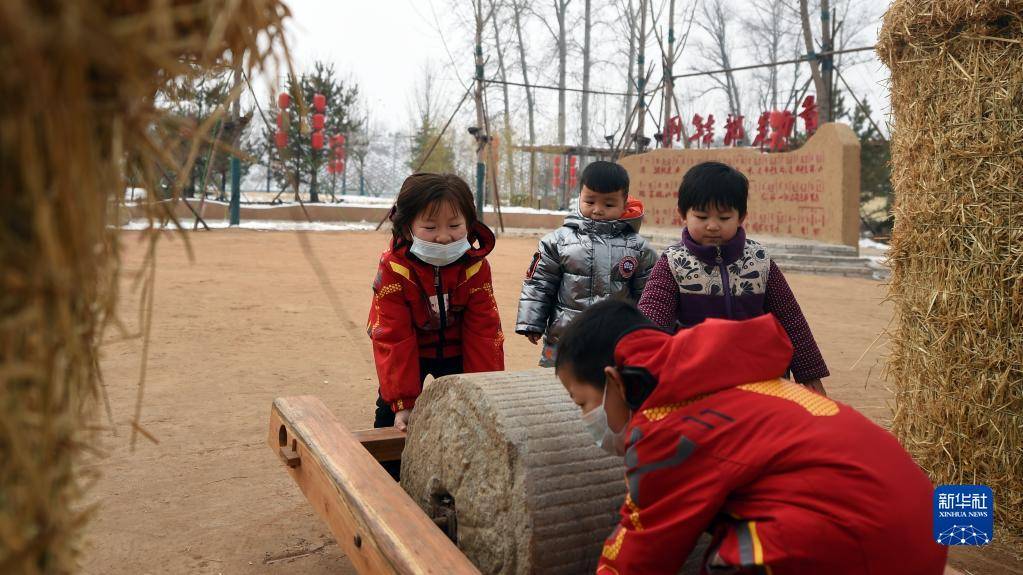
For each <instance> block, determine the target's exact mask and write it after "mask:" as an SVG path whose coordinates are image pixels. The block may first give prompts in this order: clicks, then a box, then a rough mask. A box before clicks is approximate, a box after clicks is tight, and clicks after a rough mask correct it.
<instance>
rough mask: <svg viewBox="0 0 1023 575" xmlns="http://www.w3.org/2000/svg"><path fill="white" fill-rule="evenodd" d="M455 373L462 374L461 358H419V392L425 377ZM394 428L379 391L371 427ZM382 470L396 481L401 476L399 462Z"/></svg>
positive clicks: (387, 407)
mask: <svg viewBox="0 0 1023 575" xmlns="http://www.w3.org/2000/svg"><path fill="white" fill-rule="evenodd" d="M456 373H462V357H461V356H458V357H449V358H441V359H430V358H425V357H421V358H419V390H420V391H422V389H423V382H424V381H426V376H428V375H432V376H433V377H434V378H435V379H436V378H438V377H443V376H445V375H454V374H456ZM392 426H394V412H393V411H391V404H390V403H388V402H386V401H384V398H383V397H381V396H380V390H379V389H378V390H377V408H376V417H375V418H374V421H373V427H392ZM381 465H383V467H384V469H386V470H387V472H388V473H390V474H391V477H393V478H394V480H395V481H397V480H398V479H399V478H400V474H401V462H400V461H385V462H383V463H381Z"/></svg>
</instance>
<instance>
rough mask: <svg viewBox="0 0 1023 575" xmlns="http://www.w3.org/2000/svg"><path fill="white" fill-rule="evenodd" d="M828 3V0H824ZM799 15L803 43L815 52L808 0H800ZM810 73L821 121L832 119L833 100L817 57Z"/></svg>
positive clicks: (808, 52)
mask: <svg viewBox="0 0 1023 575" xmlns="http://www.w3.org/2000/svg"><path fill="white" fill-rule="evenodd" d="M824 3H825V4H826V3H827V0H824ZM799 16H800V19H801V20H802V23H803V44H804V46H805V47H806V53H807V54H815V53H816V52H817V51H816V50H814V47H813V32H811V31H810V9H809V8H808V7H807V0H799ZM810 75H811V76H812V77H813V85H814V88H815V89H816V91H817V107H818V109H819V110H820V118H821V123H822V124H823V123H824V122H830V121H831V115H830V111H831V102H830V101H829V98H828V88H827V84H825V83H824V78H823V76H821V65H820V62H819V61H818V60H817V59H816V58H811V59H810Z"/></svg>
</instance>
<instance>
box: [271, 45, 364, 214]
mask: <svg viewBox="0 0 1023 575" xmlns="http://www.w3.org/2000/svg"><path fill="white" fill-rule="evenodd" d="M284 90H285V91H286V92H287V93H288V94H290V95H291V105H290V106H288V108H287V112H286V113H287V115H288V144H287V146H286V147H285V148H284V149H283V150H280V149H276V147H275V143H274V133H275V131H276V126H277V116H278V115H279V114H280V113H281V110H279V109H278V108H277V107H276V105H274V106H271V109H270V113H269V118H268V119H269V121H270V122H271V126H272V128H267V130H266V131H265V132H264V136H265V138H264V141H265V146H266V147H265V149H264V151H263V153H264V157H265V154H270V156H271V158H275V159H277V160H278V162H275V163H274V165H275V166H276V169H275V170H274V179H275V180H276V181H277V184H278V185H279V186H281V187H282V188H288V187H290V188H292V189H293V190H294V192H295V197H296V199H297V198H298V197H299V193H300V191H301V190H302V189H303V188H305V189H308V190H309V201H311V202H318V201H319V189H318V184H319V182H320V180H321V177H322V176H323V175H325V173H326V165H327V161H328V157H327V156H328V154H329V153H330V149H329V145H328V142H329V140H330V138H331V137H332V136H336V135H345V136H346V137H350V135H351V134H354V133H355V132H357V131H358V130H359V129H360V128H361V127H362V120H361V119H358V118H357V117H356V114H357V108H358V99H359V87H358V86H357V85H356V84H354V83H353V82H350V81H345V80H341V79H339V78H337V74H336V72H335V71H334V66H333V65H332V64H325V63H323V62H316V63H315V64H314V65H313V71H312V72H311V73H305V74H302V75H301V76H300V77H299V78H298V79H297V81H296V79H295V78H294V77H289V78H288V80H287V82H286V83H285V87H284ZM300 90H301V94H302V102H303V103H304V111H305V114H304V116H303V117H302V122H301V123H300V121H299V120H300V117H299V112H300V108H301V107H302V106H301V105H300V103H299V98H298V94H299V91H300ZM316 94H323V95H324V96H326V98H327V108H326V111H325V112H324V114H325V119H324V129H323V133H324V144H323V147H322V148H321V149H319V150H315V149H313V146H312V140H311V138H312V132H313V130H312V123H313V114H316V113H317V112H316V110H315V108H314V107H313V96H314V95H316ZM303 125H304V127H305V133H302V126H303Z"/></svg>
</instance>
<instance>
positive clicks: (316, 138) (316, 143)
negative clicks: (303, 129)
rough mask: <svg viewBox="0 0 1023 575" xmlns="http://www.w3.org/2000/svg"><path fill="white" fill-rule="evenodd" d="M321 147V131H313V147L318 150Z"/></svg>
mask: <svg viewBox="0 0 1023 575" xmlns="http://www.w3.org/2000/svg"><path fill="white" fill-rule="evenodd" d="M322 148H323V132H313V149H314V150H319V149H322Z"/></svg>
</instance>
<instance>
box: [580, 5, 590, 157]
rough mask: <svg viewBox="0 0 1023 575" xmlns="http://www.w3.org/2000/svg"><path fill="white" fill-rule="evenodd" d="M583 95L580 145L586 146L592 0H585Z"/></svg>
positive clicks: (587, 138)
mask: <svg viewBox="0 0 1023 575" xmlns="http://www.w3.org/2000/svg"><path fill="white" fill-rule="evenodd" d="M583 2H584V5H583V6H584V8H583V13H584V16H583V96H582V105H581V106H580V107H579V108H580V111H579V145H580V146H583V147H586V146H588V145H589V143H590V92H589V90H590V66H591V65H592V59H591V58H590V32H591V30H592V28H593V18H592V10H591V9H592V6H591V4H592V1H591V0H583Z"/></svg>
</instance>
